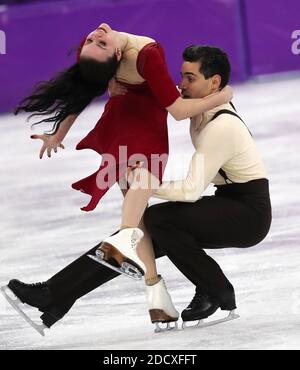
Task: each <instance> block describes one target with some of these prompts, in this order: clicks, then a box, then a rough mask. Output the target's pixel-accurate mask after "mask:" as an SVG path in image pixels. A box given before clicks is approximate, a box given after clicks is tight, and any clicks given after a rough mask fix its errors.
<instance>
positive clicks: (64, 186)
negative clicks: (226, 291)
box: [0, 75, 300, 350]
mask: <svg viewBox="0 0 300 370" xmlns="http://www.w3.org/2000/svg"><path fill="white" fill-rule="evenodd" d="M234 91H235V97H234V103H235V104H236V106H237V108H238V110H239V113H240V115H241V116H242V117H243V118H244V119H245V120H246V122H247V124H248V127H249V128H250V130H251V131H252V133H253V135H254V137H255V139H256V142H257V144H258V146H259V148H260V151H261V154H262V156H263V159H264V162H265V165H266V168H267V171H268V174H269V179H270V185H271V186H270V190H271V199H272V205H273V223H272V227H271V230H270V233H269V235H268V236H267V238H266V239H265V240H264V241H263V242H262V243H260V244H259V245H258V246H255V247H253V248H250V249H247V250H238V249H227V250H217V251H209V252H208V253H209V254H210V255H211V256H213V257H214V258H215V259H216V260H217V261H218V263H219V264H220V265H221V267H222V268H223V270H224V272H225V273H226V274H227V276H228V277H229V279H230V280H231V282H232V283H233V285H234V286H235V290H236V296H237V305H238V313H239V314H240V315H241V318H240V319H238V320H235V321H231V322H228V323H224V324H221V325H217V326H215V327H208V328H203V329H196V330H188V331H185V332H182V331H179V332H169V333H166V334H154V333H153V326H152V324H151V323H150V320H149V318H148V312H147V307H146V304H145V295H144V288H143V283H141V282H135V281H132V280H130V279H128V278H126V277H119V278H117V279H115V280H114V281H111V282H109V283H107V284H106V285H104V286H103V287H100V288H99V289H97V290H96V291H94V292H92V293H91V294H89V295H88V296H86V297H84V298H82V299H81V300H79V301H78V302H77V303H76V304H75V306H74V307H73V308H72V309H71V311H70V312H69V314H68V315H67V316H66V317H65V318H64V319H63V320H62V321H61V322H58V323H57V324H56V325H55V326H53V327H52V328H51V330H50V331H48V332H47V334H46V337H44V338H42V337H41V336H39V335H38V334H37V333H36V332H35V331H34V330H33V329H32V328H31V327H29V326H28V325H27V323H26V322H25V321H24V320H23V319H22V318H20V317H19V316H18V315H17V313H16V312H15V311H14V310H13V309H11V307H10V306H9V305H8V304H7V303H6V301H5V300H4V298H3V297H2V296H1V297H0V349H98V350H100V349H132V350H133V349H146V350H150V349H160V350H164V349H165V350H176V349H177V350H187V349H189V350H193V349H194V350H201V349H210V350H212V349H300V241H299V236H300V190H299V186H300V103H299V97H300V77H299V75H298V76H291V75H290V76H286V77H284V78H277V79H276V80H275V79H273V80H271V79H269V80H264V81H255V82H250V83H249V82H248V83H246V84H241V85H237V86H235V89H234ZM102 108H103V107H102V106H100V107H99V105H93V106H92V107H90V108H89V109H87V110H86V112H84V113H83V114H82V115H81V117H80V119H78V121H77V122H76V124H75V125H74V127H73V128H72V130H71V131H70V133H69V135H68V137H67V138H66V140H65V142H64V144H65V146H66V149H65V150H64V151H63V150H59V152H58V154H56V155H55V154H54V156H52V158H51V159H49V158H48V157H47V156H45V157H44V158H43V160H40V159H39V158H38V153H39V149H40V141H33V140H32V139H30V138H29V137H30V135H31V134H32V133H33V132H32V131H31V130H30V124H28V123H25V122H24V121H25V119H24V118H25V117H24V116H18V117H14V116H11V115H2V116H0V128H1V135H0V150H1V156H0V171H1V172H0V174H1V179H0V202H1V218H0V248H1V253H0V265H1V266H0V285H4V284H6V283H7V282H8V280H9V279H11V278H18V279H21V280H22V281H25V282H37V281H43V280H46V279H48V278H49V277H50V276H51V275H52V274H54V273H55V272H57V271H58V270H59V269H61V268H62V267H64V266H65V265H66V264H68V263H70V262H71V261H72V260H73V259H75V258H76V257H77V256H79V255H80V254H81V253H83V252H84V251H86V250H88V249H90V248H91V247H92V246H94V245H95V244H96V243H98V242H99V241H100V240H102V239H103V238H104V237H105V236H107V235H109V234H110V233H111V232H113V231H114V230H115V229H116V228H117V227H118V226H119V222H120V205H121V201H122V197H121V194H120V192H119V190H118V188H116V187H115V188H113V189H112V190H111V191H110V192H108V194H106V196H105V197H104V198H103V199H102V201H101V202H100V204H99V205H98V207H97V208H96V210H95V211H93V212H89V213H86V212H82V211H81V210H80V207H82V206H84V205H86V204H87V202H88V199H89V196H88V195H85V194H83V193H80V192H76V191H75V190H73V189H71V187H70V185H71V183H73V182H75V181H77V180H79V179H81V178H83V177H85V176H87V175H89V174H90V173H92V172H94V171H95V170H96V169H97V168H98V165H99V161H100V157H99V156H98V155H97V153H95V152H93V151H90V150H82V151H76V150H75V149H74V148H75V145H76V143H77V142H79V141H80V139H81V138H83V137H84V136H85V135H86V133H87V132H88V131H89V130H90V129H91V128H92V127H93V126H94V124H95V123H96V121H97V118H98V117H99V116H100V113H101V112H102ZM188 127H189V124H188V121H185V122H175V121H173V119H171V118H170V119H169V135H170V149H171V155H175V154H178V153H180V154H181V155H183V156H184V158H185V161H186V165H185V166H184V168H182V166H181V165H178V170H177V173H176V176H177V178H180V177H183V176H184V174H185V172H184V171H185V170H186V169H187V165H188V159H189V157H190V156H191V154H192V152H193V148H192V145H191V143H190V141H189V135H188ZM38 131H39V129H37V130H35V132H38ZM176 158H177V159H178V156H177V157H176ZM176 158H175V157H174V160H175V159H176ZM172 163H174V161H173V162H172V157H171V160H170V162H169V165H168V166H169V167H168V171H167V172H166V176H165V178H166V179H167V178H169V176H171V172H172V171H171V169H172V168H175V166H174V165H173V166H172ZM172 176H173V174H172ZM211 192H212V189H210V190H208V192H207V193H209V194H210V193H211ZM199 227H201V225H199ZM158 266H159V271H160V272H161V273H162V274H163V276H164V278H165V280H166V283H167V286H168V288H169V290H170V293H171V295H172V297H173V300H174V303H175V305H176V307H177V309H178V310H180V311H181V310H182V309H184V308H185V307H186V306H187V304H188V303H189V302H190V300H191V298H192V297H193V295H194V287H193V286H192V285H191V283H189V282H188V281H187V280H186V279H185V278H184V276H182V275H181V274H180V272H179V271H178V270H176V268H175V267H174V266H173V265H172V264H171V262H169V260H168V259H167V258H163V259H161V260H159V261H158ZM216 316H218V314H216Z"/></svg>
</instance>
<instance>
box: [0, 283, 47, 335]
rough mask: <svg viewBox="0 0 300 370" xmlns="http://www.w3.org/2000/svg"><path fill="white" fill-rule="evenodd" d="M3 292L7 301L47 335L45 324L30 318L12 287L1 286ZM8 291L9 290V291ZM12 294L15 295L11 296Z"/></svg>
mask: <svg viewBox="0 0 300 370" xmlns="http://www.w3.org/2000/svg"><path fill="white" fill-rule="evenodd" d="M0 290H1V293H2V294H3V296H4V298H5V299H6V300H7V302H8V303H9V304H10V305H11V306H12V307H13V308H14V309H15V310H16V311H17V312H18V314H19V315H20V316H21V317H22V318H23V319H24V320H25V321H26V322H27V323H28V324H29V325H30V326H31V327H32V328H33V329H35V330H36V331H37V332H38V333H39V334H40V335H41V336H43V337H44V336H45V332H44V330H45V329H48V328H47V327H46V326H45V325H44V324H36V323H35V322H34V321H32V320H31V319H30V317H29V316H27V315H26V314H25V313H24V312H23V311H22V309H21V308H20V306H21V305H22V304H23V303H22V302H21V301H20V299H19V298H18V297H17V296H16V295H15V294H14V293H13V291H12V290H11V289H9V287H8V286H2V287H1V288H0ZM7 291H8V292H7ZM9 294H11V295H12V296H13V297H16V298H12V297H10V295H9Z"/></svg>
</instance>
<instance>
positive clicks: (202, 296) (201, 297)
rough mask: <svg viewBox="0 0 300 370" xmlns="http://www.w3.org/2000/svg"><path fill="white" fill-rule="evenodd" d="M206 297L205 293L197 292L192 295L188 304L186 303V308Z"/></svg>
mask: <svg viewBox="0 0 300 370" xmlns="http://www.w3.org/2000/svg"><path fill="white" fill-rule="evenodd" d="M207 298H208V295H207V294H204V293H200V292H197V291H196V293H195V295H194V298H193V299H192V300H191V302H190V304H189V305H188V307H187V308H191V307H192V306H193V305H194V304H195V305H197V304H198V303H201V302H202V301H204V300H205V299H207Z"/></svg>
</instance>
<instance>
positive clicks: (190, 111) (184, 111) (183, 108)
mask: <svg viewBox="0 0 300 370" xmlns="http://www.w3.org/2000/svg"><path fill="white" fill-rule="evenodd" d="M231 99H232V89H231V87H230V86H225V87H224V89H223V90H221V91H220V92H217V93H215V94H212V95H209V96H206V97H205V98H201V99H200V98H199V99H183V98H182V97H179V98H177V99H176V100H175V102H174V103H173V104H172V105H170V106H169V107H167V108H166V109H167V111H168V112H169V113H170V114H171V115H172V116H173V117H174V118H175V119H176V121H181V120H184V119H186V118H190V117H194V116H196V115H198V114H200V113H205V112H207V111H209V110H211V109H213V108H215V107H218V106H219V105H221V104H225V103H228V102H229V101H230V100H231Z"/></svg>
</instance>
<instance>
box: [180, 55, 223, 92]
mask: <svg viewBox="0 0 300 370" xmlns="http://www.w3.org/2000/svg"><path fill="white" fill-rule="evenodd" d="M200 66H201V65H200V62H183V64H182V67H181V77H182V78H181V82H180V84H179V88H180V89H181V93H182V95H183V97H185V98H204V97H205V96H207V95H210V94H212V93H214V92H216V91H218V88H219V83H220V76H218V75H215V76H213V77H211V78H208V79H207V80H206V79H205V77H204V75H203V74H202V73H200V72H199V70H200Z"/></svg>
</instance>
